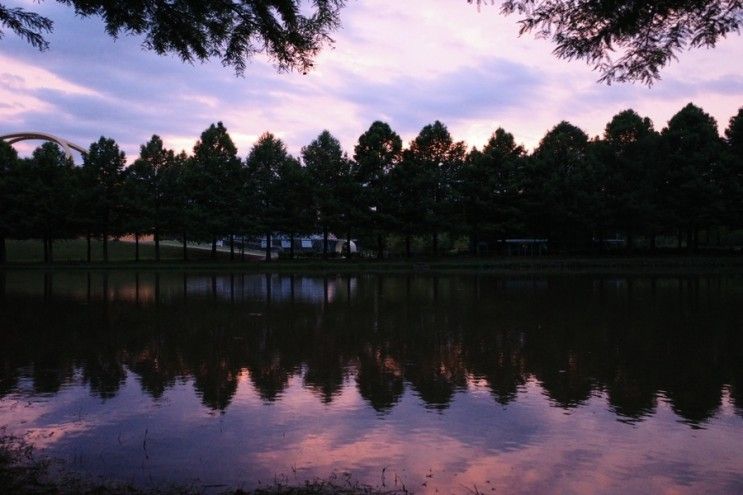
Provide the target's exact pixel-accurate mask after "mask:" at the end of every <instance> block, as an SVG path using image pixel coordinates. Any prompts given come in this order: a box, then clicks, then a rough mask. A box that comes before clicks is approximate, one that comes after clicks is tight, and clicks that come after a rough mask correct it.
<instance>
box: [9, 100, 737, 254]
mask: <svg viewBox="0 0 743 495" xmlns="http://www.w3.org/2000/svg"><path fill="white" fill-rule="evenodd" d="M126 163H127V161H126V156H125V154H124V153H123V152H122V151H121V150H120V149H119V147H118V145H117V144H116V142H115V141H114V140H113V139H109V138H105V137H101V138H100V139H99V140H98V141H97V142H95V143H93V144H91V145H90V148H89V150H88V153H87V154H86V155H85V156H84V162H83V164H82V166H81V167H76V166H74V165H73V163H72V162H71V161H70V160H69V159H67V158H66V156H65V155H64V153H62V151H61V150H60V149H59V148H58V147H57V146H56V145H55V144H52V143H45V144H44V145H42V146H41V147H39V148H37V149H36V150H35V151H34V152H33V155H32V156H31V157H29V158H23V159H21V158H19V157H18V155H17V154H16V152H15V150H14V149H13V148H12V147H10V146H9V145H7V144H6V143H2V144H0V166H1V168H0V211H1V212H2V216H0V259H1V260H2V261H5V259H6V254H5V253H6V249H5V240H6V239H41V240H43V243H44V259H45V261H47V262H50V261H52V260H53V244H54V241H55V240H57V239H68V238H78V237H84V238H86V239H87V240H88V260H89V261H90V259H91V257H90V241H91V239H93V238H98V239H101V240H102V241H103V259H104V260H107V259H108V241H109V239H110V238H115V237H120V236H123V235H128V234H131V235H134V237H135V239H137V241H138V239H139V237H140V236H142V235H145V234H146V235H152V236H153V237H154V242H155V257H156V259H157V260H159V259H160V241H161V239H163V238H165V237H167V238H172V239H176V238H177V239H179V240H180V241H181V243H182V246H183V256H184V258H185V259H187V258H188V249H187V242H189V241H196V240H198V241H210V242H211V243H212V255H213V256H215V255H216V246H217V242H218V241H219V240H227V241H228V242H229V245H230V247H231V249H230V256H231V258H232V259H234V258H235V241H236V239H237V238H242V237H243V236H248V237H258V236H260V237H265V239H266V259H267V260H270V250H271V245H272V242H271V240H272V236H273V235H275V234H277V233H281V234H283V235H285V236H288V237H289V238H290V240H291V241H292V242H290V245H291V247H290V248H289V252H288V255H289V256H290V257H293V256H294V242H293V241H294V239H295V238H296V237H297V236H300V235H307V234H313V233H322V234H323V239H324V242H323V256H324V257H327V256H329V249H328V239H329V236H330V234H331V233H335V234H339V235H343V236H344V237H345V238H347V239H348V240H349V241H350V240H351V238H352V237H353V238H355V239H358V240H360V242H361V245H362V246H364V247H365V250H366V251H367V252H372V251H375V252H376V256H378V257H379V258H382V257H384V256H385V253H389V252H390V249H391V247H392V246H393V244H394V245H395V246H397V247H396V249H395V251H397V252H399V253H400V254H403V253H404V255H406V256H411V255H412V254H413V252H416V251H417V252H421V251H425V252H426V253H427V254H431V255H434V256H436V255H438V254H440V252H441V251H442V250H443V249H447V250H448V249H450V248H451V245H452V242H453V240H454V239H466V240H467V241H468V245H469V250H470V251H471V252H472V253H478V252H480V251H481V250H482V249H483V248H485V249H488V250H489V252H494V251H495V252H497V251H503V249H504V246H505V244H504V243H505V240H506V239H509V238H525V239H540V240H541V239H543V240H544V245H545V247H546V249H547V250H548V251H549V252H550V253H566V252H590V251H596V252H603V251H605V250H606V249H607V239H608V238H609V236H612V235H614V236H616V235H619V236H620V237H621V238H622V239H625V241H624V245H625V246H626V249H627V250H632V249H633V247H635V246H637V245H639V244H640V243H639V242H638V240H639V238H642V239H643V242H642V246H643V247H644V248H645V249H647V250H649V251H654V250H655V249H656V239H657V238H658V237H659V236H673V237H674V238H676V239H678V244H677V245H678V247H679V248H681V247H682V246H683V247H684V248H685V249H688V250H689V251H695V250H696V249H697V247H698V245H699V239H700V234H701V233H705V234H706V238H709V236H710V233H716V234H719V232H721V231H722V230H724V229H727V230H734V229H739V228H741V227H743V225H742V223H743V108H741V109H740V110H739V111H738V113H737V114H736V115H735V116H734V117H733V118H731V120H730V122H729V125H728V127H727V129H726V130H725V132H724V136H720V135H719V133H718V129H717V123H716V122H715V119H714V118H713V117H711V116H710V115H709V114H707V113H705V112H704V111H703V110H702V109H701V108H699V107H697V106H695V105H693V104H691V103H690V104H688V105H687V106H686V107H684V108H683V109H681V110H680V111H679V112H678V113H677V114H676V115H674V116H673V117H672V118H671V120H670V121H669V122H668V125H667V126H666V127H665V128H664V129H662V130H661V131H657V130H656V129H655V128H654V126H653V123H652V121H651V120H650V119H649V118H643V117H641V116H640V115H638V114H637V113H636V112H635V111H633V110H625V111H623V112H621V113H619V114H617V115H616V116H614V117H613V118H612V119H611V121H610V122H609V123H608V124H607V125H606V128H605V130H604V133H603V135H602V136H599V137H595V138H589V136H588V135H587V134H586V133H585V132H584V131H582V130H581V129H580V128H578V127H576V126H574V125H572V124H570V123H569V122H564V121H563V122H561V123H559V124H557V125H556V126H555V127H553V128H552V129H551V130H550V131H548V132H547V133H546V135H545V136H544V137H543V138H542V140H541V141H540V143H539V145H538V146H537V148H536V149H535V150H534V151H533V152H531V153H528V152H527V151H526V150H525V148H524V147H523V146H520V145H518V144H517V143H516V141H515V139H514V136H513V135H512V134H510V133H508V132H507V131H505V130H504V129H502V128H499V129H497V130H496V131H495V132H494V133H493V135H492V137H491V138H490V140H489V141H488V143H487V144H486V145H485V146H484V147H483V148H482V149H478V148H473V149H471V150H468V149H467V147H466V145H465V143H464V142H461V141H455V140H454V139H453V138H452V136H451V134H450V133H449V131H448V130H447V128H446V126H445V125H444V124H442V123H441V122H439V121H436V122H434V123H433V124H430V125H426V126H425V127H424V128H423V129H422V130H421V131H420V133H419V134H418V135H417V136H416V137H415V138H414V139H413V140H412V142H411V143H410V144H409V146H408V147H407V148H405V147H404V146H403V142H402V139H401V138H400V136H399V135H398V134H397V133H396V132H394V131H393V130H392V129H391V128H390V126H389V125H388V124H386V123H384V122H379V121H377V122H374V123H373V124H372V125H371V126H370V127H369V129H368V130H367V131H366V132H364V133H363V134H362V135H361V136H360V137H359V139H358V142H357V143H356V145H355V147H354V149H353V156H348V154H347V153H345V152H344V151H343V148H342V147H341V144H340V142H339V141H338V139H336V138H335V137H333V136H332V135H331V133H330V132H328V131H323V132H322V133H321V134H320V135H319V136H318V137H317V138H316V139H315V140H314V141H312V142H311V143H310V144H308V145H307V146H305V147H303V148H302V150H301V156H300V157H294V156H292V155H291V154H290V153H289V152H288V151H287V148H286V146H285V145H284V143H283V142H282V141H281V140H280V139H278V138H277V137H276V136H274V135H272V134H270V133H265V134H263V135H262V136H261V137H260V138H259V139H258V141H257V142H256V143H255V144H254V145H253V147H252V148H251V150H250V152H249V154H248V156H247V157H246V158H245V159H244V160H243V159H241V158H240V157H239V156H238V153H237V148H236V146H235V144H234V143H233V141H232V139H231V138H230V136H229V133H228V131H227V129H226V128H225V127H224V125H223V124H222V123H221V122H220V123H217V124H212V125H210V126H209V128H208V129H206V130H205V131H204V132H203V133H202V134H201V137H200V139H199V140H198V141H197V143H196V145H195V146H194V148H193V152H192V153H191V154H190V155H189V154H186V153H185V152H181V153H175V152H174V151H173V150H169V149H167V148H166V147H165V146H164V144H163V142H162V140H161V139H160V138H159V137H158V136H153V137H152V138H151V139H150V141H149V142H147V143H146V144H144V145H142V146H141V149H140V154H139V157H138V158H137V159H136V160H135V161H134V162H133V163H132V164H131V165H130V166H128V167H127V166H126ZM444 241H445V242H446V245H445V246H442V242H444ZM540 242H541V241H540ZM349 244H350V242H349V243H348V244H347V245H349ZM138 245H139V243H138V242H137V257H138Z"/></svg>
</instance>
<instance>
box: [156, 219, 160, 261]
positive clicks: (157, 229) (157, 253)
mask: <svg viewBox="0 0 743 495" xmlns="http://www.w3.org/2000/svg"><path fill="white" fill-rule="evenodd" d="M155 261H160V229H159V228H158V227H155Z"/></svg>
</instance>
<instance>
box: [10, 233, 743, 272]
mask: <svg viewBox="0 0 743 495" xmlns="http://www.w3.org/2000/svg"><path fill="white" fill-rule="evenodd" d="M86 249H87V248H86V243H85V241H84V240H71V241H59V242H57V243H56V244H55V261H54V263H53V264H44V263H42V258H43V254H42V249H41V243H40V242H38V241H10V242H8V263H7V264H6V265H5V266H4V267H3V268H4V269H5V270H48V269H50V268H52V269H55V270H144V271H148V270H179V271H180V270H209V271H236V270H238V271H247V272H251V271H255V272H285V273H292V272H294V273H312V272H319V273H363V272H379V273H394V272H401V273H405V272H465V273H468V272H472V273H482V272H488V273H656V272H660V273H663V272H692V273H694V272H698V273H724V272H731V273H743V256H741V255H737V256H736V255H712V254H703V255H696V256H688V255H668V254H664V255H657V256H647V255H638V256H623V255H606V256H601V257H598V256H567V257H566V256H533V257H528V256H513V257H507V256H500V257H488V258H475V257H466V256H456V257H440V258H436V259H433V258H426V257H416V258H413V259H387V260H381V261H380V260H376V259H361V258H356V259H352V260H346V259H342V258H341V259H329V260H322V259H319V258H311V259H297V260H286V259H281V260H274V261H272V262H270V263H266V262H265V261H262V260H259V259H256V258H255V257H247V258H246V260H245V261H241V260H240V256H239V253H237V254H236V259H235V260H234V261H231V260H230V257H229V253H228V252H224V251H220V252H218V253H217V257H216V259H212V258H211V253H210V252H209V251H207V250H204V249H203V248H202V249H195V248H192V249H189V261H187V262H185V261H183V259H182V255H183V253H182V250H181V248H180V247H176V246H172V245H163V246H162V247H161V261H160V262H155V260H154V246H153V245H152V244H142V245H141V246H140V261H138V262H137V261H134V244H132V243H128V242H120V241H113V242H111V243H110V244H109V262H108V263H104V262H103V261H102V260H101V256H100V254H101V243H100V242H99V241H95V242H93V262H92V263H86V262H85V257H86Z"/></svg>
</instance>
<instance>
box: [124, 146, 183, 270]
mask: <svg viewBox="0 0 743 495" xmlns="http://www.w3.org/2000/svg"><path fill="white" fill-rule="evenodd" d="M174 160H175V155H174V153H173V151H172V150H169V149H166V148H165V147H164V146H163V141H162V139H160V137H159V136H157V135H153V136H152V138H151V139H150V140H149V141H148V142H147V143H146V144H143V145H142V146H141V147H140V150H139V158H138V159H137V160H135V161H134V163H133V164H132V165H131V166H129V168H128V169H127V173H126V184H127V193H126V199H127V207H128V214H129V219H130V223H129V230H131V231H132V232H133V233H134V234H135V238H136V239H135V240H136V242H137V258H138V254H139V234H140V233H152V234H153V237H154V241H155V260H156V261H160V236H161V235H162V230H163V226H164V217H163V210H164V208H165V204H164V203H165V189H164V187H163V175H164V174H165V170H166V169H167V168H168V167H169V166H171V165H172V163H173V161H174Z"/></svg>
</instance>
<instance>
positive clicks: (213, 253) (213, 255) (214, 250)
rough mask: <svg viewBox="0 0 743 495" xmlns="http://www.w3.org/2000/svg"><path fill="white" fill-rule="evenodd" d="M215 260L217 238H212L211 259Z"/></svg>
mask: <svg viewBox="0 0 743 495" xmlns="http://www.w3.org/2000/svg"><path fill="white" fill-rule="evenodd" d="M216 258H217V238H216V237H212V259H216Z"/></svg>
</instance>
